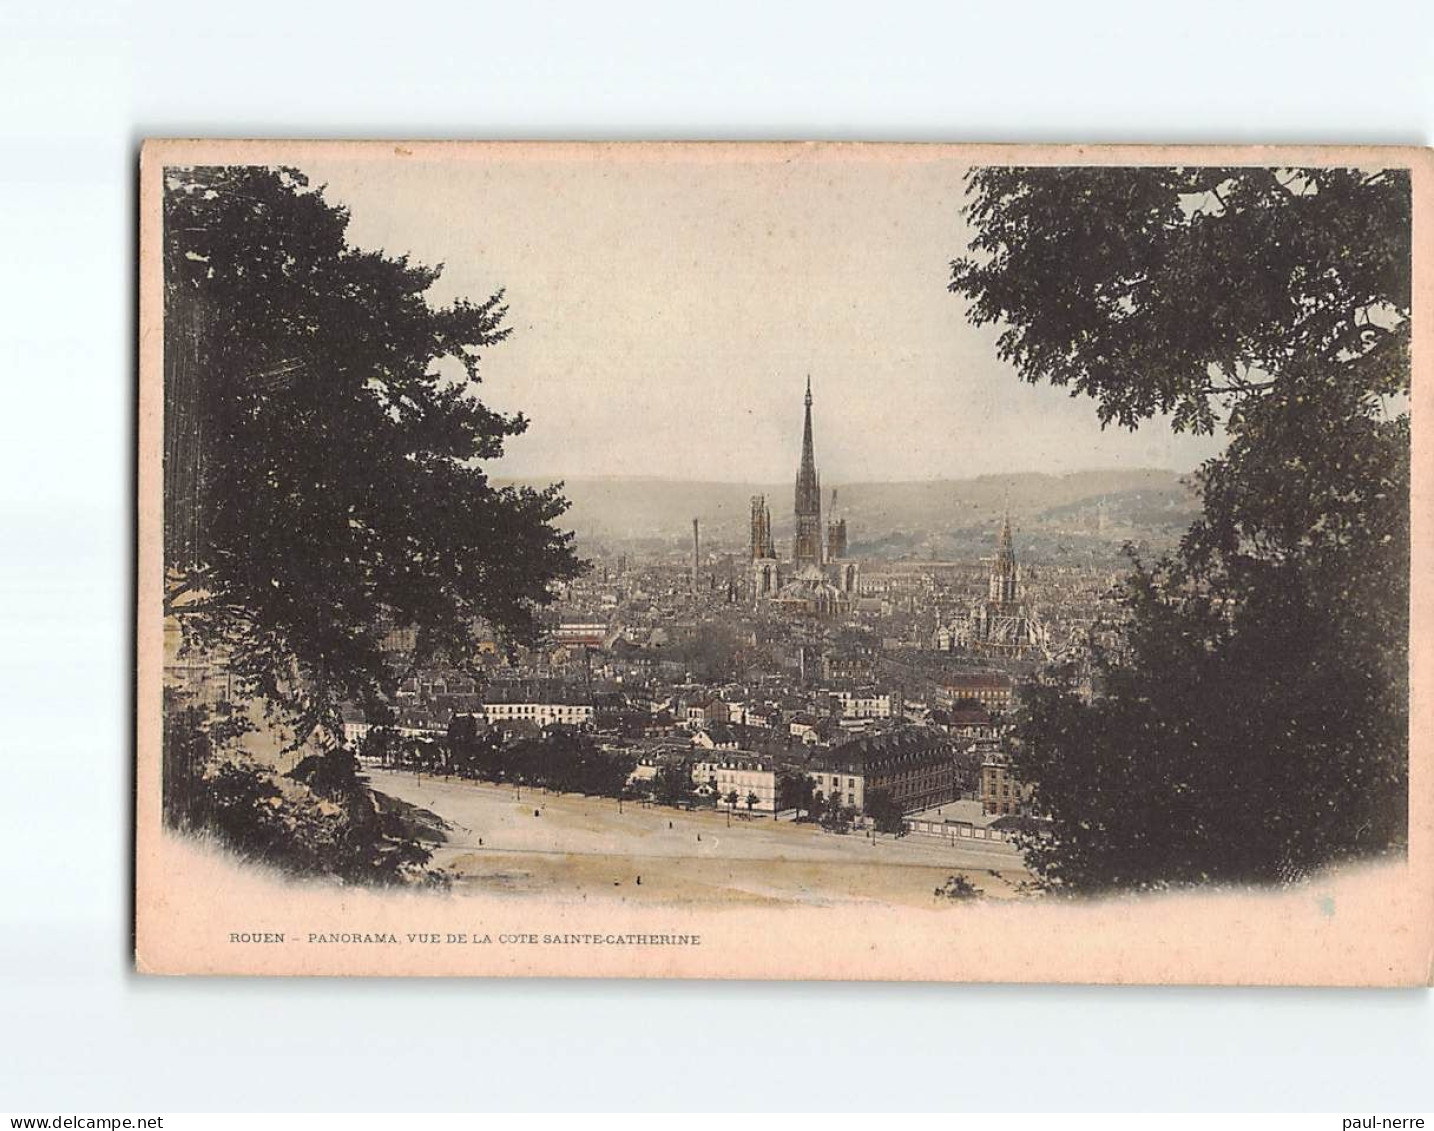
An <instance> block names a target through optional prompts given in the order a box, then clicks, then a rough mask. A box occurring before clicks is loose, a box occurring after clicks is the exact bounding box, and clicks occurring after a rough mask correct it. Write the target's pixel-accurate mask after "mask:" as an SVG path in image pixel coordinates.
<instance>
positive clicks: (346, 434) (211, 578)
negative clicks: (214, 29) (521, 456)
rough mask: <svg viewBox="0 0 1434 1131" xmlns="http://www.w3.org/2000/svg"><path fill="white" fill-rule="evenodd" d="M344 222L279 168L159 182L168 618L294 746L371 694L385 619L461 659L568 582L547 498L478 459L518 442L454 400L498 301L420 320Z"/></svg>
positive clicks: (392, 263)
mask: <svg viewBox="0 0 1434 1131" xmlns="http://www.w3.org/2000/svg"><path fill="white" fill-rule="evenodd" d="M347 223H348V214H347V213H346V212H345V211H344V210H343V209H341V208H337V207H334V206H333V205H331V204H329V203H327V202H326V201H325V200H324V198H323V194H322V192H321V191H316V190H311V189H310V188H309V187H308V182H307V180H306V179H305V177H304V176H303V175H302V174H301V173H299V172H297V171H295V170H291V169H267V168H250V167H224V168H186V169H167V170H166V171H165V198H164V287H165V322H164V359H165V413H164V476H165V483H164V487H165V502H166V507H165V571H166V593H165V611H166V613H167V614H169V615H174V616H176V617H177V618H178V619H179V621H180V623H181V625H182V628H183V636H184V640H185V642H186V645H188V646H191V647H193V646H197V647H200V648H205V649H215V650H220V651H222V652H223V653H225V654H226V656H227V663H228V666H229V668H230V670H231V672H232V673H233V674H235V675H237V676H238V677H240V679H241V680H243V681H244V682H245V684H246V686H247V688H248V690H249V691H251V692H252V693H254V694H256V695H258V696H261V697H263V698H264V699H266V700H268V701H269V702H271V703H274V704H277V705H280V706H281V707H282V708H284V709H286V711H287V712H288V713H289V714H290V715H291V716H292V720H293V721H295V722H296V723H297V724H298V730H299V731H300V733H301V735H303V734H306V733H308V731H309V730H311V729H312V728H313V727H314V726H316V725H319V724H320V723H333V722H334V721H335V719H334V707H335V704H336V703H337V702H339V701H340V700H343V699H353V700H359V701H366V700H367V701H372V700H376V699H377V698H379V697H380V696H381V694H382V693H384V692H385V691H389V690H391V685H392V673H391V672H390V671H389V670H388V669H387V668H386V667H385V665H384V663H383V661H382V658H381V652H380V641H381V639H382V636H383V632H384V626H385V625H386V624H395V625H399V626H403V627H414V628H416V629H417V640H418V656H419V658H420V659H421V658H423V657H426V656H431V655H434V654H435V653H438V652H445V653H447V654H448V655H449V656H450V657H452V658H453V659H454V660H455V661H459V662H461V661H462V660H464V659H466V658H467V657H468V655H469V654H470V652H471V650H472V645H473V640H472V635H471V634H472V631H473V625H474V623H475V621H477V620H478V619H479V618H482V619H484V620H486V621H488V622H490V623H491V624H493V625H495V626H497V627H499V628H500V629H501V630H502V631H504V632H506V633H507V634H509V636H510V637H511V638H513V639H519V640H521V639H526V638H530V637H531V636H532V634H533V633H534V632H535V630H536V623H535V607H536V606H538V605H541V604H544V603H546V602H547V601H548V600H549V586H550V585H551V583H553V582H555V581H560V580H563V579H566V578H571V577H573V576H575V575H576V574H577V573H578V572H580V568H581V564H580V563H579V561H578V560H577V558H576V557H575V556H574V553H573V551H572V547H571V545H570V536H568V535H566V534H563V533H560V532H559V531H557V530H556V529H555V528H554V527H553V526H552V522H553V520H555V519H556V518H558V517H559V516H560V515H561V514H562V513H563V511H564V510H565V508H566V505H567V504H566V502H565V501H564V500H563V499H562V498H561V497H560V495H559V494H558V490H557V488H556V487H554V488H551V489H548V490H543V491H535V490H531V489H522V488H512V487H498V486H495V485H494V484H492V483H491V482H490V481H489V479H488V476H487V475H486V473H485V472H484V470H483V469H482V466H481V464H482V463H483V462H484V461H488V460H493V459H496V458H497V457H498V456H500V455H501V454H502V451H503V445H504V441H505V440H506V439H507V438H508V437H510V436H515V435H517V434H519V433H520V432H522V431H523V430H524V428H525V427H526V421H525V420H524V419H523V417H522V416H503V415H501V414H499V413H496V412H493V411H492V410H490V409H489V408H487V407H486V406H485V405H484V404H483V403H482V402H481V401H480V400H478V399H477V397H476V396H475V395H474V390H475V388H476V385H477V383H478V380H479V371H478V363H479V357H480V351H481V350H482V349H483V348H485V347H487V346H490V345H493V344H495V343H497V342H500V341H502V340H503V338H505V337H506V336H507V334H508V331H507V330H506V329H505V328H503V326H502V321H503V316H504V313H505V309H506V308H505V307H504V306H503V305H502V293H501V292H499V293H497V294H495V295H493V296H492V297H490V298H487V299H485V300H484V301H482V302H479V303H471V302H467V301H464V300H459V301H457V302H454V303H453V304H452V305H451V306H444V307H435V306H433V305H431V304H430V302H429V301H428V299H427V297H426V294H427V292H428V290H429V288H430V287H431V286H432V285H433V283H434V282H435V280H436V279H437V278H438V269H431V268H427V267H423V266H420V265H418V264H413V263H410V262H408V260H407V259H406V258H402V257H400V258H391V257H388V256H386V255H384V254H382V253H380V252H369V251H360V250H358V249H356V248H354V247H352V246H350V245H349V244H348V242H347V241H346V239H345V229H346V226H347Z"/></svg>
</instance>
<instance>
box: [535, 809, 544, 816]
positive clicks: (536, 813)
mask: <svg viewBox="0 0 1434 1131" xmlns="http://www.w3.org/2000/svg"><path fill="white" fill-rule="evenodd" d="M533 816H535V817H541V816H542V813H540V812H538V810H536V809H534V810H533Z"/></svg>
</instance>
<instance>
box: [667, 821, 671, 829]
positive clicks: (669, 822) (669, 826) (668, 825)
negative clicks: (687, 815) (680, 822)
mask: <svg viewBox="0 0 1434 1131" xmlns="http://www.w3.org/2000/svg"><path fill="white" fill-rule="evenodd" d="M667 827H668V828H669V829H670V828H672V822H671V821H668V822H667Z"/></svg>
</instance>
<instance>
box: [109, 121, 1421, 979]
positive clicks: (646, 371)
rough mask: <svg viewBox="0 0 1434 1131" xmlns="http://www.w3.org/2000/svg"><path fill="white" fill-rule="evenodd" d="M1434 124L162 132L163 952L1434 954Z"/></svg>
mask: <svg viewBox="0 0 1434 1131" xmlns="http://www.w3.org/2000/svg"><path fill="white" fill-rule="evenodd" d="M1430 172H1431V170H1430V164H1429V159H1428V154H1427V152H1422V151H1417V150H1400V149H1387V150H1382V149H1378V148H1365V149H1358V150H1353V149H1351V150H1338V149H1318V148H1307V149H1302V150H1278V149H1265V150H1254V149H1251V150H1238V149H1233V150H1232V149H1226V150H1202V149H1186V150H1154V149H1152V150H1141V149H1138V148H1125V149H1105V148H1099V147H1097V148H1094V149H1076V148H1074V147H1072V148H1066V149H1063V148H1060V147H1046V148H1041V147H1029V148H1026V149H1003V148H1002V147H964V146H946V145H853V144H641V145H639V144H633V145H624V144H609V145H599V144H588V145H584V144H546V145H545V144H512V145H504V144H477V143H473V144H463V143H450V144H445V143H414V144H412V145H407V144H387V143H297V142H294V143H284V142H273V143H269V142H245V143H239V142H234V143H224V142H202V141H195V142H183V141H173V142H151V143H148V144H147V145H146V147H145V149H144V153H143V172H142V185H141V200H140V210H141V224H142V249H141V251H142V276H141V371H142V373H141V441H140V444H141V447H140V461H141V467H140V506H141V529H140V569H139V577H138V583H139V606H138V616H139V623H138V628H137V639H138V643H139V657H138V662H139V681H140V682H139V702H138V709H139V716H138V722H139V778H138V811H137V819H138V827H137V884H138V889H137V896H136V909H137V941H136V962H137V965H138V968H139V969H140V970H141V971H142V972H149V973H185V972H196V973H198V972H210V973H320V974H346V973H351V974H395V973H413V974H424V973H427V974H489V975H492V974H535V975H543V974H550V975H551V974H566V975H574V974H576V975H581V976H625V977H632V976H681V977H766V978H794V977H795V978H802V977H820V978H844V979H868V978H880V979H903V980H904V979H920V980H928V979H929V980H1018V981H1026V980H1034V981H1041V980H1051V981H1093V982H1100V981H1157V982H1184V981H1192V982H1212V981H1213V982H1278V983H1284V982H1294V983H1303V984H1309V983H1333V984H1386V983H1393V984H1425V983H1427V981H1428V980H1429V975H1430V969H1429V958H1428V956H1429V953H1430V942H1431V931H1434V919H1431V894H1430V890H1431V885H1430V882H1429V881H1430V872H1429V868H1428V864H1429V859H1428V855H1427V853H1428V849H1429V844H1428V840H1427V838H1428V833H1429V827H1428V822H1429V810H1428V806H1427V800H1428V799H1427V791H1426V793H1425V795H1423V797H1422V798H1420V799H1418V801H1417V803H1414V804H1412V803H1411V780H1413V775H1414V773H1415V772H1416V769H1417V763H1415V762H1411V737H1412V736H1413V733H1414V732H1413V731H1412V730H1411V711H1410V703H1411V699H1410V697H1411V693H1412V691H1413V687H1412V685H1411V680H1410V674H1409V673H1410V640H1411V619H1410V617H1411V614H1410V610H1411V585H1410V582H1411V461H1412V459H1413V447H1412V437H1411V408H1412V401H1413V397H1414V385H1413V367H1412V360H1411V358H1412V356H1413V355H1412V342H1413V340H1414V334H1415V294H1416V291H1417V290H1418V288H1419V284H1420V278H1419V274H1418V272H1416V256H1415V243H1414V238H1413V232H1414V230H1415V215H1416V209H1417V207H1419V202H1420V200H1421V197H1427V190H1428V178H1429V175H1430ZM1423 207H1424V208H1426V209H1427V207H1428V205H1427V201H1425V203H1424V205H1423ZM1422 218H1423V219H1424V220H1425V222H1427V215H1423V216H1422ZM1419 270H1420V271H1423V270H1424V264H1423V262H1422V260H1421V261H1420V264H1419ZM1424 282H1425V287H1426V290H1427V279H1425V280H1424ZM1425 331H1426V332H1427V327H1426V328H1425ZM1413 745H1414V747H1415V748H1416V749H1417V746H1418V744H1417V743H1415V744H1413ZM1420 838H1423V839H1420ZM1376 921H1377V922H1378V923H1379V924H1380V925H1381V926H1380V929H1378V930H1371V929H1370V928H1371V926H1372V925H1373V924H1374V923H1375V922H1376ZM1192 924H1195V925H1196V926H1194V928H1193V929H1192V927H1191V925H1192ZM1052 933H1054V934H1055V936H1056V937H1059V938H1062V939H1064V940H1065V942H1066V944H1067V945H1064V946H1056V947H1052V946H1050V945H1049V939H1050V937H1052Z"/></svg>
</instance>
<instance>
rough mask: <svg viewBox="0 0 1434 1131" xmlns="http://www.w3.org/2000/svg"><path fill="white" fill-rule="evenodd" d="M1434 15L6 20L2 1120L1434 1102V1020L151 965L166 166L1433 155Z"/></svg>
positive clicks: (1122, 11)
mask: <svg viewBox="0 0 1434 1131" xmlns="http://www.w3.org/2000/svg"><path fill="white" fill-rule="evenodd" d="M1430 11H1431V8H1430V6H1429V5H1418V4H1415V3H1409V4H1395V3H1368V2H1364V3H1359V2H1355V0H1346V2H1345V3H1342V4H1332V3H1323V2H1309V0H1304V2H1301V3H1270V4H1261V3H1255V2H1252V0H1240V2H1234V3H1232V2H1227V0H1200V2H1192V3H1185V4H1180V5H1162V4H1159V3H1156V2H1155V0H1142V2H1139V3H1126V4H1121V3H1091V2H1090V0H1082V2H1079V3H1072V2H1065V3H1051V4H1023V3H1010V2H1008V3H1000V4H997V3H990V2H988V3H983V4H956V3H952V2H949V0H948V2H945V3H931V4H899V3H890V2H883V3H879V4H875V3H868V4H861V5H849V6H848V5H819V4H800V5H797V4H793V5H783V4H780V3H777V2H776V0H767V2H765V3H759V4H750V3H708V4H703V5H685V4H678V3H671V4H648V5H644V4H619V3H601V2H596V3H582V4H572V5H556V4H523V3H521V2H519V0H512V2H511V3H509V4H508V5H505V6H501V7H500V6H497V5H490V4H479V3H472V2H469V3H464V2H461V0H457V2H453V3H445V4H426V3H420V2H414V0H408V2H404V3H393V2H385V3H364V2H358V0H349V2H346V3H343V4H322V5H321V4H306V3H303V2H302V0H283V2H272V0H258V2H255V0H232V2H230V3H227V4H223V5H205V4H202V3H199V2H198V0H188V2H186V3H174V4H163V5H159V4H156V5H145V4H138V3H134V4H114V5H105V4H98V3H80V4H68V5H66V4H63V3H58V2H56V0H47V2H33V3H31V2H22V3H18V4H17V3H12V2H8V0H0V121H3V140H4V146H3V149H0V340H3V346H4V348H3V352H0V359H3V360H0V365H3V370H0V372H3V380H4V397H3V399H0V633H3V647H0V752H3V764H0V799H3V809H0V813H3V821H0V1108H4V1109H8V1110H11V1111H14V1110H30V1111H55V1110H68V1111H72V1112H76V1111H86V1110H88V1111H91V1112H93V1111H97V1110H102V1109H110V1110H125V1109H128V1110H132V1111H133V1110H152V1111H153V1110H169V1111H175V1110H178V1111H184V1110H191V1111H195V1110H197V1111H205V1110H221V1111H223V1110H254V1109H259V1110H303V1109H316V1110H324V1109H333V1110H339V1109H344V1108H349V1107H352V1108H355V1109H359V1110H381V1109H385V1108H390V1107H392V1108H397V1109H399V1110H403V1109H408V1110H422V1109H428V1108H433V1109H468V1108H494V1109H508V1108H526V1107H534V1106H541V1107H559V1108H564V1107H574V1108H584V1107H602V1106H626V1107H632V1108H656V1107H678V1108H683V1107H686V1108H698V1109H702V1108H730V1109H746V1108H754V1107H777V1108H784V1107H804V1108H812V1107H816V1108H825V1107H832V1108H837V1109H846V1110H854V1109H855V1110H861V1109H866V1108H871V1107H883V1108H890V1109H903V1108H918V1107H955V1108H967V1109H976V1110H983V1109H984V1110H1000V1109H1003V1108H1016V1109H1026V1110H1039V1109H1056V1110H1069V1109H1083V1108H1099V1109H1107V1110H1120V1109H1132V1110H1139V1109H1142V1108H1145V1109H1152V1108H1153V1109H1172V1108H1175V1109H1178V1108H1194V1109H1197V1110H1198V1109H1221V1108H1224V1109H1232V1108H1233V1109H1261V1108H1271V1109H1284V1110H1311V1109H1323V1110H1327V1111H1336V1110H1344V1111H1364V1110H1381V1111H1386V1112H1389V1111H1397V1110H1399V1109H1404V1110H1413V1109H1420V1108H1422V1109H1424V1110H1429V1109H1430V1108H1431V1107H1434V1103H1431V1099H1434V1091H1432V1090H1431V1088H1434V1086H1432V1085H1431V1084H1430V1079H1431V1077H1434V1071H1431V1069H1434V1063H1431V1062H1434V1056H1431V1052H1434V1011H1431V1005H1430V1000H1429V995H1428V994H1426V993H1424V992H1398V993H1396V992H1355V991H1345V992H1320V993H1309V992H1294V991H1273V990H1258V989H1253V990H1194V989H1078V988H1075V989H1061V988H1025V989H1019V988H1008V987H964V986H860V985H843V986H819V985H800V984H798V985H756V984H735V985H706V984H695V983H692V984H656V985H646V984H636V983H628V984H619V983H615V984H596V983H594V984H585V983H575V982H565V983H501V982H418V981H411V982H402V981H382V982H368V983H358V982H350V983H340V982H321V981H289V982H281V981H277V980H276V981H258V982H256V981H237V980H218V979H216V980H200V979H190V980H162V979H149V980H146V979H140V978H137V977H135V976H134V975H132V974H131V973H130V972H129V960H128V938H127V931H128V928H127V922H128V915H129V894H128V889H129V856H130V830H129V804H128V796H129V790H130V781H131V775H130V759H131V755H132V751H131V743H130V721H131V665H130V627H129V626H130V619H131V592H132V564H131V559H132V524H133V481H132V472H131V468H132V454H133V453H132V444H133V401H134V371H133V366H134V326H135V322H134V290H133V273H134V238H135V223H134V184H135V168H136V154H137V146H138V142H139V139H140V138H142V137H144V136H146V135H222V136H245V135H250V136H253V135H267V136H342V137H366V136H393V137H480V138H481V137H494V138H570V137H575V138H869V139H919V140H1010V141H1092V140H1120V141H1191V142H1202V141H1204V142H1216V141H1251V142H1254V141H1264V142H1294V141H1312V142H1355V141H1361V142H1400V143H1414V144H1428V143H1429V142H1430V140H1431V130H1434V19H1431V16H1430ZM1051 945H1053V946H1059V945H1062V943H1061V940H1060V939H1052V940H1051Z"/></svg>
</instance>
